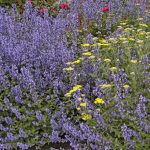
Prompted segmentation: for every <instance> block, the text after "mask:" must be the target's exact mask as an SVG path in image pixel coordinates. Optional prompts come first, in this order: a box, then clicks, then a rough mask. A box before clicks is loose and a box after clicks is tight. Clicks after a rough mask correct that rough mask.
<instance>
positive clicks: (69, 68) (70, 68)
mask: <svg viewBox="0 0 150 150" xmlns="http://www.w3.org/2000/svg"><path fill="white" fill-rule="evenodd" d="M63 70H66V71H72V70H74V68H72V67H67V68H64V69H63Z"/></svg>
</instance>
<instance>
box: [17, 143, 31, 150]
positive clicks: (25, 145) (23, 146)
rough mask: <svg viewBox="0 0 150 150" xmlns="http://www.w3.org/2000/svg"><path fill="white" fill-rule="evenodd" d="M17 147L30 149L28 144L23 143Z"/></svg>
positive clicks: (23, 149) (24, 149) (25, 149)
mask: <svg viewBox="0 0 150 150" xmlns="http://www.w3.org/2000/svg"><path fill="white" fill-rule="evenodd" d="M17 146H18V147H19V148H20V149H22V150H27V149H28V148H29V146H28V145H27V144H24V143H21V142H17Z"/></svg>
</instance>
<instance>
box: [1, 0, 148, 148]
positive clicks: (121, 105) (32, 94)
mask: <svg viewBox="0 0 150 150" xmlns="http://www.w3.org/2000/svg"><path fill="white" fill-rule="evenodd" d="M146 4H147V1H146V0H141V1H140V5H135V1H134V0H126V2H125V1H123V0H117V1H116V0H109V1H107V0H106V1H104V0H84V1H83V0H72V1H71V5H70V9H68V10H63V9H60V11H59V13H58V15H57V16H56V17H52V16H49V15H48V11H47V10H46V11H45V12H44V13H43V14H39V12H38V9H36V8H32V7H31V5H29V4H28V3H27V2H26V5H25V10H24V12H23V14H19V13H18V12H17V9H16V7H15V6H12V9H11V10H8V9H7V8H1V7H0V150H11V149H22V150H28V149H30V148H31V147H33V146H34V147H36V149H44V148H42V147H43V146H44V145H45V144H49V143H69V146H70V147H71V148H72V149H74V150H138V149H139V150H148V149H150V94H149V93H150V86H149V85H150V61H149V58H150V45H149V42H150V40H149V39H150V37H149V39H147V41H146V42H145V43H148V44H147V45H146V44H145V47H144V48H143V49H142V48H139V47H138V46H137V45H135V46H134V47H132V46H131V47H129V51H128V52H127V51H126V47H125V46H121V45H117V46H114V49H115V50H114V51H111V52H106V53H105V52H104V50H103V48H102V49H101V48H99V47H93V48H91V47H90V48H89V51H90V52H91V53H92V54H93V55H95V56H97V57H99V59H98V58H95V59H90V60H89V59H88V58H85V57H84V58H83V59H84V61H82V63H81V64H76V65H73V68H74V70H71V71H66V70H64V68H67V67H68V66H67V64H66V63H67V62H73V61H74V60H78V59H79V58H82V53H83V52H86V50H85V49H87V47H82V46H81V44H84V43H89V44H91V45H92V44H94V43H95V38H94V37H95V35H93V32H94V31H92V32H90V31H89V27H88V23H89V22H90V21H93V22H94V23H95V24H94V25H99V24H101V25H102V26H103V25H104V23H105V26H103V27H105V31H106V32H105V33H106V35H107V36H108V37H109V38H116V37H119V35H120V34H121V32H122V30H120V29H117V26H118V24H119V22H120V21H121V20H122V18H124V16H127V17H131V18H132V19H134V18H135V19H136V18H143V22H142V23H143V24H144V23H147V24H149V25H150V13H145V11H146V9H147V8H146ZM106 5H107V6H108V7H109V12H106V13H107V14H112V15H110V16H111V17H107V15H105V14H106V13H104V12H102V11H101V8H102V7H104V6H106ZM137 8H138V9H137ZM79 16H82V25H81V24H80V21H81V20H80V18H79ZM104 19H105V20H104ZM122 22H123V21H122ZM131 24H132V20H131ZM94 25H93V28H94ZM81 26H82V27H81ZM135 26H136V24H135ZM113 27H115V28H116V29H117V30H115V31H114V29H113ZM131 28H132V25H131ZM137 28H138V27H137ZM149 28H150V26H149ZM149 28H147V29H146V30H145V32H149ZM97 30H98V31H99V32H98V33H97V36H98V35H99V34H102V32H103V31H102V30H101V27H97ZM96 32H97V31H96ZM104 37H106V36H105V35H104ZM108 37H106V39H107V38H108ZM148 40H149V42H148ZM136 46H137V47H136ZM106 49H107V48H106ZM141 50H143V52H141ZM110 55H111V58H113V62H112V65H113V66H114V65H115V66H117V69H118V70H117V71H116V72H111V71H110V70H108V69H106V68H107V67H108V66H107V65H105V64H104V62H102V59H103V57H104V58H108V57H109V56H110ZM128 55H130V56H129V57H128ZM101 58H102V59H101ZM116 59H117V60H116ZM128 59H132V60H140V61H141V64H140V65H139V66H140V67H137V66H138V65H137V66H136V65H134V66H133V67H132V68H130V67H131V66H129V65H128V62H127V60H128ZM80 60H82V59H80ZM124 60H125V61H124ZM131 69H134V71H135V72H134V73H135V74H136V75H135V76H134V77H133V73H132V75H129V74H130V73H129V71H130V70H131ZM132 72H133V71H132ZM110 84H111V85H113V88H112V89H111V90H110V89H107V88H106V89H103V88H102V86H103V85H110ZM75 85H82V88H81V89H78V90H76V91H75V92H74V93H73V95H72V96H71V97H66V96H65V94H66V93H68V92H69V91H70V90H71V89H72V88H73V87H74V86H75ZM124 85H129V86H130V87H129V88H128V87H127V88H124ZM131 87H132V88H131ZM96 98H101V99H102V100H103V101H104V104H103V105H100V106H96V105H95V104H94V103H93V102H94V100H95V99H96ZM80 99H82V100H81V101H82V103H86V108H85V107H81V110H80V111H78V110H77V109H76V108H78V107H80V103H81V101H80ZM99 109H100V111H99ZM83 112H84V113H88V114H90V116H91V117H92V119H91V120H90V119H89V120H88V119H87V120H86V119H82V118H81V114H82V113H83ZM62 145H63V144H62ZM51 147H53V145H51Z"/></svg>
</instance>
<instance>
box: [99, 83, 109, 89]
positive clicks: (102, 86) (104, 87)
mask: <svg viewBox="0 0 150 150" xmlns="http://www.w3.org/2000/svg"><path fill="white" fill-rule="evenodd" d="M100 86H101V88H102V89H106V88H111V87H112V85H111V84H102V85H100Z"/></svg>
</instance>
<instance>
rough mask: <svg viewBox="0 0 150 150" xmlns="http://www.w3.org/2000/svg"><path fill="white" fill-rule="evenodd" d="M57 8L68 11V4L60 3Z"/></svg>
mask: <svg viewBox="0 0 150 150" xmlns="http://www.w3.org/2000/svg"><path fill="white" fill-rule="evenodd" d="M59 8H61V9H69V4H68V3H65V2H64V3H61V4H60V6H59Z"/></svg>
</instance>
